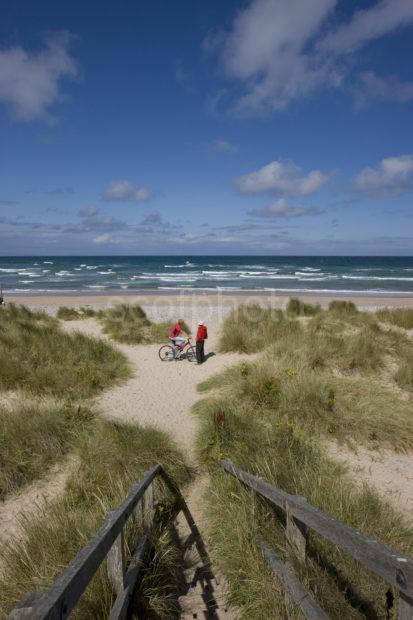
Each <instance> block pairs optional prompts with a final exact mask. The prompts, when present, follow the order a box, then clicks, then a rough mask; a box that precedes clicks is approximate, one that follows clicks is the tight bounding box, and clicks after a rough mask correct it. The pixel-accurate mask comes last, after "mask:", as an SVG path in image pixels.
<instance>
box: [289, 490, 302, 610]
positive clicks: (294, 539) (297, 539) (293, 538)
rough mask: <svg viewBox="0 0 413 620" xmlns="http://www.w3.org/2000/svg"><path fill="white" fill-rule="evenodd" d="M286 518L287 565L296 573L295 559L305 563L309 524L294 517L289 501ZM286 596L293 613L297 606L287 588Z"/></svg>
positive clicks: (291, 571) (290, 571) (290, 570)
mask: <svg viewBox="0 0 413 620" xmlns="http://www.w3.org/2000/svg"><path fill="white" fill-rule="evenodd" d="M302 499H303V500H304V501H307V500H306V499H305V497H303V498H302ZM285 518H286V527H285V542H286V545H285V550H286V558H285V566H286V570H287V572H289V573H292V574H294V560H295V559H296V560H298V562H299V563H300V564H305V556H306V544H307V526H306V525H305V524H304V523H302V521H299V520H298V519H295V518H294V516H293V514H292V513H291V510H290V507H289V506H288V502H285ZM284 598H285V606H286V609H287V613H288V615H290V614H291V615H292V614H293V612H294V608H295V606H294V603H293V601H292V599H291V597H290V595H289V593H288V592H287V590H286V591H285V595H284Z"/></svg>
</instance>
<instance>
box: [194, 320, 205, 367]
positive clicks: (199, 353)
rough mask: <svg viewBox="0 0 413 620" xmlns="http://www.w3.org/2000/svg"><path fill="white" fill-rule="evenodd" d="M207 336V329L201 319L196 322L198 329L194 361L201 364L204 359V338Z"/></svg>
mask: <svg viewBox="0 0 413 620" xmlns="http://www.w3.org/2000/svg"><path fill="white" fill-rule="evenodd" d="M207 338H208V330H207V328H206V325H204V322H203V321H199V323H198V331H197V332H196V361H197V362H198V364H203V362H204V361H205V340H206V339H207Z"/></svg>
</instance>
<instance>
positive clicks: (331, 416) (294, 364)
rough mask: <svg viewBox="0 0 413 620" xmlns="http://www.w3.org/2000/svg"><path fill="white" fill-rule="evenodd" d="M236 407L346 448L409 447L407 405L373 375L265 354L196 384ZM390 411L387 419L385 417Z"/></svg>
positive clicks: (412, 426) (411, 433)
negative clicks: (335, 371)
mask: <svg viewBox="0 0 413 620" xmlns="http://www.w3.org/2000/svg"><path fill="white" fill-rule="evenodd" d="M198 389H199V391H201V392H207V391H208V390H212V389H215V390H219V392H218V394H219V396H222V397H224V398H226V399H228V400H230V401H231V400H234V401H236V402H238V403H240V406H242V407H244V408H245V409H246V410H248V411H250V415H251V416H258V417H259V418H260V419H262V420H264V421H265V422H266V423H274V422H288V423H293V424H297V425H299V426H300V427H301V428H303V429H305V430H306V432H307V433H308V434H309V435H311V436H316V437H317V436H318V437H328V438H335V439H337V440H338V441H339V442H345V443H347V444H349V445H353V446H354V445H356V444H357V443H363V444H365V445H366V446H367V447H369V448H377V447H378V446H386V447H388V448H393V449H395V450H398V451H399V450H409V449H413V418H412V415H411V405H410V404H409V403H407V402H405V401H403V400H400V399H399V398H397V397H396V396H395V395H394V394H393V393H392V392H391V391H390V390H389V389H386V388H384V387H382V386H380V385H379V384H378V383H377V382H376V381H375V380H374V379H372V378H371V377H335V376H333V375H330V374H328V373H327V372H323V371H322V372H320V371H318V370H313V369H311V368H306V367H305V366H303V365H302V364H301V363H300V360H299V359H297V360H294V359H290V360H288V364H285V363H284V360H283V359H277V358H276V357H275V356H273V355H272V354H271V353H270V352H267V353H266V354H265V355H263V356H262V357H261V358H260V359H258V360H257V361H255V362H253V363H247V362H243V363H241V364H240V365H238V366H235V367H232V368H230V369H228V370H226V371H225V372H224V373H222V374H220V375H215V376H212V377H210V378H209V379H208V380H207V381H204V382H203V383H201V384H200V385H199V386H198ZM389 412H391V415H389Z"/></svg>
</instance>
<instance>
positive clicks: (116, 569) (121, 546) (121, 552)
mask: <svg viewBox="0 0 413 620" xmlns="http://www.w3.org/2000/svg"><path fill="white" fill-rule="evenodd" d="M106 563H107V571H108V577H109V581H110V583H111V585H112V587H113V589H114V590H115V592H116V594H119V592H122V590H123V588H124V576H125V541H124V534H123V529H122V530H121V532H120V534H119V536H118V537H117V538H116V540H115V542H114V543H113V545H112V547H111V548H110V549H109V552H108V555H107V559H106Z"/></svg>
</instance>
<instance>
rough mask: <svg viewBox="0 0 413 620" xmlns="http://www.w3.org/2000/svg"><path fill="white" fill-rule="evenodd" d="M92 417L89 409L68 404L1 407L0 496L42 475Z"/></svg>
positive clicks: (70, 444) (83, 429) (2, 497)
mask: <svg viewBox="0 0 413 620" xmlns="http://www.w3.org/2000/svg"><path fill="white" fill-rule="evenodd" d="M91 419H92V414H91V412H90V410H89V409H85V408H83V407H73V406H71V405H59V404H56V405H54V406H51V405H50V406H47V407H41V406H34V405H30V404H27V405H21V406H19V407H15V408H13V409H5V408H3V407H0V500H3V499H4V498H5V497H6V495H7V494H8V493H13V492H15V491H17V490H19V489H20V488H21V487H22V486H23V485H25V484H27V483H29V482H31V481H33V480H35V479H36V478H40V477H41V476H43V475H44V474H45V472H46V470H47V468H48V467H49V466H50V465H52V464H53V463H55V462H56V461H58V460H59V459H60V458H61V457H62V456H63V455H64V454H66V453H67V452H68V451H69V450H70V449H71V447H72V445H73V443H74V441H75V438H76V437H77V436H78V434H79V433H82V432H84V431H85V430H86V429H87V428H88V427H89V426H90V422H91Z"/></svg>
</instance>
